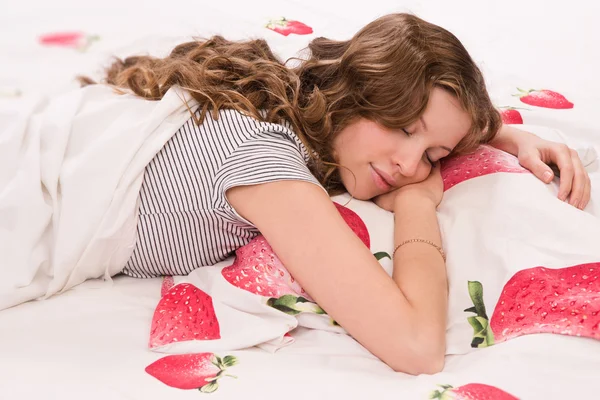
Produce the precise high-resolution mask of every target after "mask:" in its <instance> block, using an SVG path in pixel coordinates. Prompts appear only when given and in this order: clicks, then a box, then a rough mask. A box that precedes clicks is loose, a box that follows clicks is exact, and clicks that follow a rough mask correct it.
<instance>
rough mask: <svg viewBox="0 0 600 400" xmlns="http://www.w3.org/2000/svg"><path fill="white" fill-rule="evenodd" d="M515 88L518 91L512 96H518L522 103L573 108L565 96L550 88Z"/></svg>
mask: <svg viewBox="0 0 600 400" xmlns="http://www.w3.org/2000/svg"><path fill="white" fill-rule="evenodd" d="M517 90H518V91H519V93H518V94H515V95H514V96H519V98H520V99H521V101H522V102H523V103H525V104H529V105H531V106H536V107H544V108H554V109H567V108H573V103H571V102H570V101H569V100H567V99H566V98H565V96H563V95H562V94H560V93H557V92H553V91H552V90H547V89H542V90H535V89H529V90H523V89H519V88H517Z"/></svg>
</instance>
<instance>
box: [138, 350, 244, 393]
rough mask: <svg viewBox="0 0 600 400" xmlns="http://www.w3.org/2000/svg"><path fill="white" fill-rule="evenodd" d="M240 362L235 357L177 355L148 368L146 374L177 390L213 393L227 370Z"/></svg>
mask: <svg viewBox="0 0 600 400" xmlns="http://www.w3.org/2000/svg"><path fill="white" fill-rule="evenodd" d="M237 362H238V360H237V358H235V357H234V356H225V357H223V358H221V357H219V356H217V355H216V354H213V353H197V354H177V355H171V356H166V357H163V358H161V359H159V360H157V361H155V362H153V363H152V364H150V365H148V366H147V367H146V372H147V373H148V374H150V375H152V376H153V377H155V378H156V379H158V380H159V381H161V382H162V383H164V384H165V385H168V386H171V387H174V388H177V389H199V390H200V391H201V392H204V393H212V392H214V391H215V390H217V389H218V388H219V383H218V380H219V379H220V378H222V377H223V376H230V377H232V378H236V377H235V376H233V375H227V374H225V371H226V370H227V368H229V367H232V366H234V365H236V364H237Z"/></svg>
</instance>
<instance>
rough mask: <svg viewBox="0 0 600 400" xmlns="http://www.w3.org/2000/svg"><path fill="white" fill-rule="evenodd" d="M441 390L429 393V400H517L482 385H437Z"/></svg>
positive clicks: (500, 391) (494, 388)
mask: <svg viewBox="0 0 600 400" xmlns="http://www.w3.org/2000/svg"><path fill="white" fill-rule="evenodd" d="M438 386H440V387H441V388H442V390H436V391H434V392H432V393H431V396H430V397H429V398H430V399H443V400H446V399H448V400H449V399H454V400H518V398H516V397H515V396H513V395H511V394H509V393H506V392H505V391H504V390H500V389H498V388H497V387H494V386H490V385H484V384H483V383H469V384H467V385H463V386H460V387H457V388H455V387H452V386H450V385H438Z"/></svg>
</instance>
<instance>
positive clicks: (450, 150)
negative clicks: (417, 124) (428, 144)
mask: <svg viewBox="0 0 600 400" xmlns="http://www.w3.org/2000/svg"><path fill="white" fill-rule="evenodd" d="M419 120H420V121H421V123H422V124H423V130H424V131H425V132H427V124H426V123H425V120H424V119H423V116H420V117H419ZM438 147H439V148H441V149H444V150H446V151H447V152H448V153H452V149H451V148H449V147H446V146H438Z"/></svg>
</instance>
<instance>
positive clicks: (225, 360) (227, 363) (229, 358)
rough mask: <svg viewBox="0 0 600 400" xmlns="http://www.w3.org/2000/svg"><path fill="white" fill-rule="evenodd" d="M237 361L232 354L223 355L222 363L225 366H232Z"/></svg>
mask: <svg viewBox="0 0 600 400" xmlns="http://www.w3.org/2000/svg"><path fill="white" fill-rule="evenodd" d="M237 363H238V359H237V357H234V356H225V357H223V365H224V366H225V367H227V368H229V367H233V366H234V365H236V364H237Z"/></svg>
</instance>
